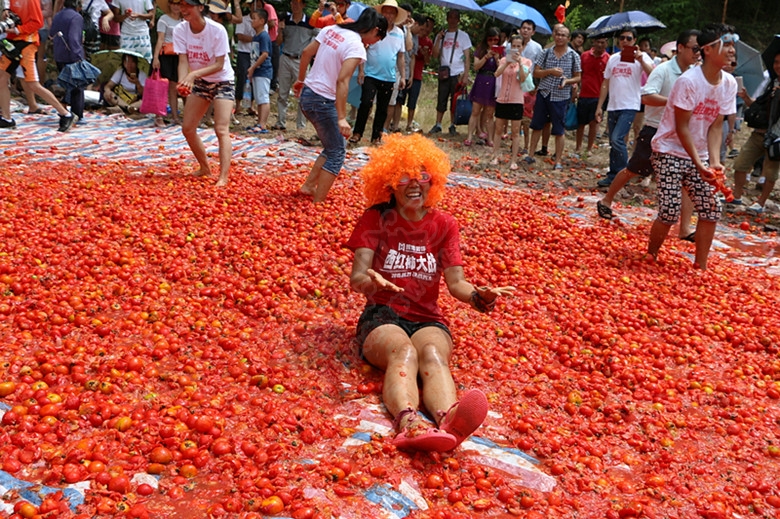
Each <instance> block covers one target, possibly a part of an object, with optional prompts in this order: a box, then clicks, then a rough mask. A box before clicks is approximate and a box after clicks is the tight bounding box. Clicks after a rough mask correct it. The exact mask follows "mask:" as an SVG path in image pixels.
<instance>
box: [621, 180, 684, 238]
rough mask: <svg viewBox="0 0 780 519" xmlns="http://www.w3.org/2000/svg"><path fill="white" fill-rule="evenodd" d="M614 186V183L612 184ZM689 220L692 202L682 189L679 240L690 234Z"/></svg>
mask: <svg viewBox="0 0 780 519" xmlns="http://www.w3.org/2000/svg"><path fill="white" fill-rule="evenodd" d="M612 183H613V184H614V182H612ZM691 218H693V202H691V197H689V196H688V192H687V191H686V190H684V189H683V193H682V206H681V209H680V236H679V237H680V238H685V237H687V236H690V234H691Z"/></svg>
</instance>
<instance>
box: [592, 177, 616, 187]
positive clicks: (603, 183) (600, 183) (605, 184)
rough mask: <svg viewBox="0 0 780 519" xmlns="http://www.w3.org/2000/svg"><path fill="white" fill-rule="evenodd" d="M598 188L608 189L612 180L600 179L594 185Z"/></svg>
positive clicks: (607, 178)
mask: <svg viewBox="0 0 780 519" xmlns="http://www.w3.org/2000/svg"><path fill="white" fill-rule="evenodd" d="M596 185H597V186H599V187H609V186H611V185H612V180H611V179H610V178H609V177H605V178H602V179H601V180H599V181H598V182H597V183H596Z"/></svg>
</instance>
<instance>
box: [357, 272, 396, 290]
mask: <svg viewBox="0 0 780 519" xmlns="http://www.w3.org/2000/svg"><path fill="white" fill-rule="evenodd" d="M366 275H368V277H369V278H371V281H372V282H373V283H374V284H375V285H376V287H377V289H378V290H388V291H390V292H403V291H404V289H403V288H401V287H399V286H397V285H394V284H393V283H390V282H389V281H388V280H386V279H385V278H383V277H382V275H381V274H380V273H379V272H377V271H375V270H374V269H368V270H366Z"/></svg>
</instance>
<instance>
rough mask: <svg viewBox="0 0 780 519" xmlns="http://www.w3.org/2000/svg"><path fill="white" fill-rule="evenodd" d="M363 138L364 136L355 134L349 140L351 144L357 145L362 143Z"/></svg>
mask: <svg viewBox="0 0 780 519" xmlns="http://www.w3.org/2000/svg"><path fill="white" fill-rule="evenodd" d="M362 138H363V136H362V135H360V134H359V133H355V134H353V135H352V137H350V138H349V142H350V143H351V144H357V143H359V142H360V139H362Z"/></svg>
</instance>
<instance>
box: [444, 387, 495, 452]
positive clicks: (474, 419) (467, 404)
mask: <svg viewBox="0 0 780 519" xmlns="http://www.w3.org/2000/svg"><path fill="white" fill-rule="evenodd" d="M487 412H488V401H487V397H486V396H485V393H483V392H482V391H480V390H479V389H471V390H469V391H467V392H466V393H465V394H464V395H463V397H462V398H461V399H460V400H459V401H457V402H455V403H454V404H452V407H450V408H449V409H448V410H447V413H446V414H445V416H444V420H442V421H441V423H440V424H439V428H440V429H441V430H442V431H446V432H448V433H450V434H451V435H453V436H454V437H455V439H456V440H457V443H456V444H455V447H457V446H458V445H460V444H461V443H463V442H464V441H465V440H466V439H467V438H468V437H469V436H471V434H472V433H473V432H474V431H476V430H477V429H478V428H479V426H480V425H482V422H484V421H485V418H486V417H487ZM453 448H454V447H453Z"/></svg>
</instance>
